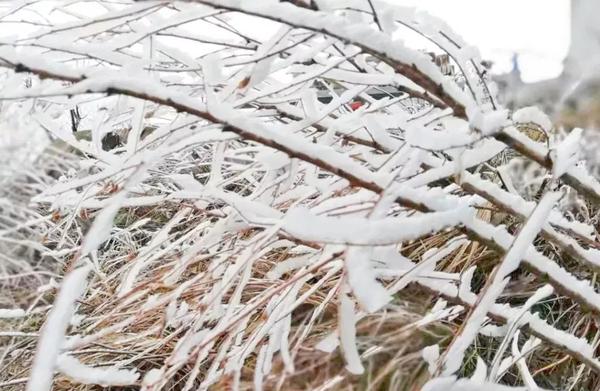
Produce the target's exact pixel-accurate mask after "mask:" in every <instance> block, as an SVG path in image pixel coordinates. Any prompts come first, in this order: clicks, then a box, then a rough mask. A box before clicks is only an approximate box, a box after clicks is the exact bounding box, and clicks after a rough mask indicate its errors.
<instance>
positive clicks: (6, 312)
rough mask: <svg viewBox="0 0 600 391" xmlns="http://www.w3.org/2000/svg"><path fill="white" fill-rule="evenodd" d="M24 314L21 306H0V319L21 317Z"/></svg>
mask: <svg viewBox="0 0 600 391" xmlns="http://www.w3.org/2000/svg"><path fill="white" fill-rule="evenodd" d="M25 315H26V313H25V311H24V310H22V309H21V308H0V319H15V318H22V317H24V316H25Z"/></svg>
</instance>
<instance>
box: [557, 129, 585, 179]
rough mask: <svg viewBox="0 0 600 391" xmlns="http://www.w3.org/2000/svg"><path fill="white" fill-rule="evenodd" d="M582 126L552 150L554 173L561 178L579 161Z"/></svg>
mask: <svg viewBox="0 0 600 391" xmlns="http://www.w3.org/2000/svg"><path fill="white" fill-rule="evenodd" d="M582 132H583V131H582V130H581V129H580V128H575V129H573V130H572V131H571V133H569V135H568V136H567V137H566V138H565V139H564V140H563V141H562V142H561V143H560V144H559V145H558V146H557V147H555V148H552V149H551V150H550V158H551V159H552V175H553V176H554V177H555V178H560V177H561V176H562V175H563V174H564V173H565V172H567V171H569V169H570V168H571V167H572V166H573V165H575V163H577V162H578V161H579V151H580V150H581V146H580V143H581V134H582Z"/></svg>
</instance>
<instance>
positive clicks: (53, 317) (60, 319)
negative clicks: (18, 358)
mask: <svg viewBox="0 0 600 391" xmlns="http://www.w3.org/2000/svg"><path fill="white" fill-rule="evenodd" d="M90 269H91V268H90V267H89V266H85V267H80V268H78V269H75V270H73V271H72V272H71V273H69V274H67V276H66V277H65V279H64V280H63V282H62V284H61V288H60V291H59V293H58V296H57V298H56V300H55V301H54V305H53V307H52V310H51V311H50V314H49V315H48V318H47V319H46V322H45V323H44V326H43V328H42V332H41V335H40V339H39V341H38V344H37V350H36V355H35V358H34V360H33V365H32V367H31V372H30V374H29V381H28V382H27V391H44V390H50V388H51V387H52V376H53V374H54V366H55V364H56V360H57V358H58V355H59V353H60V349H61V347H62V344H63V341H64V337H65V332H66V331H67V327H68V325H69V321H70V320H71V318H72V317H73V311H74V308H75V301H76V300H77V299H78V298H79V297H80V296H81V294H82V293H83V290H84V289H85V287H86V279H87V275H88V273H89V271H90Z"/></svg>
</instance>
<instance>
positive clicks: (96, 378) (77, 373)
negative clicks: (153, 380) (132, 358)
mask: <svg viewBox="0 0 600 391" xmlns="http://www.w3.org/2000/svg"><path fill="white" fill-rule="evenodd" d="M57 369H58V370H59V371H60V372H61V373H62V374H63V375H65V376H67V377H69V378H71V379H73V380H75V381H77V382H79V383H82V384H98V385H100V386H104V387H108V386H130V385H134V384H136V383H137V380H138V378H139V377H140V375H139V373H137V371H136V370H135V369H121V368H118V367H91V366H89V365H85V364H82V363H81V362H80V361H79V360H78V359H76V358H75V357H73V356H72V355H69V354H61V355H60V356H59V357H58V360H57Z"/></svg>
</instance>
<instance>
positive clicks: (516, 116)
mask: <svg viewBox="0 0 600 391" xmlns="http://www.w3.org/2000/svg"><path fill="white" fill-rule="evenodd" d="M512 118H513V121H515V122H517V123H522V124H529V123H534V124H537V125H539V126H541V127H542V129H544V130H545V131H547V132H548V131H550V130H551V129H552V120H550V118H549V117H548V115H547V114H546V113H544V112H543V111H542V110H540V108H539V107H537V106H530V107H523V108H521V109H519V110H517V111H515V112H514V113H513V115H512Z"/></svg>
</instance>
